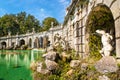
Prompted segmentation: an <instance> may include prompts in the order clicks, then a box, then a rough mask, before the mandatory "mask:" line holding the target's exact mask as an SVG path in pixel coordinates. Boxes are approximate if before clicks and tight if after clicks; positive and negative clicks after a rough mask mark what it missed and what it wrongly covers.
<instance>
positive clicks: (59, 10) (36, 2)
mask: <svg viewBox="0 0 120 80" xmlns="http://www.w3.org/2000/svg"><path fill="white" fill-rule="evenodd" d="M70 1H71V0H0V16H3V15H5V14H17V13H19V12H24V11H25V12H26V13H27V14H31V15H33V16H35V18H37V19H38V20H39V21H40V22H42V20H44V18H46V17H54V18H56V19H57V20H58V21H59V22H60V23H63V21H64V16H65V11H66V7H67V6H69V4H70Z"/></svg>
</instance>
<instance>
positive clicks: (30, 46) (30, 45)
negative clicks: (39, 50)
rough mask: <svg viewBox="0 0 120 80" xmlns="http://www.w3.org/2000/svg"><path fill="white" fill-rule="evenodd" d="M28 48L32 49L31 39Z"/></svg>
mask: <svg viewBox="0 0 120 80" xmlns="http://www.w3.org/2000/svg"><path fill="white" fill-rule="evenodd" d="M28 47H29V48H32V39H31V38H29V43H28Z"/></svg>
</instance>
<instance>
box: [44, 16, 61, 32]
mask: <svg viewBox="0 0 120 80" xmlns="http://www.w3.org/2000/svg"><path fill="white" fill-rule="evenodd" d="M51 22H53V26H57V25H58V24H59V22H58V21H57V20H56V19H55V18H52V17H47V18H45V19H44V20H43V22H42V26H43V30H44V31H46V30H49V29H50V28H51Z"/></svg>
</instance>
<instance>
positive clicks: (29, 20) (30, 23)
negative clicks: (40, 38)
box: [0, 12, 41, 37]
mask: <svg viewBox="0 0 120 80" xmlns="http://www.w3.org/2000/svg"><path fill="white" fill-rule="evenodd" d="M32 28H34V29H35V31H36V32H39V31H41V25H40V23H39V21H38V20H37V19H36V18H35V17H34V16H33V15H31V14H27V13H26V12H20V13H18V14H6V15H4V16H2V17H0V37H1V36H6V35H8V31H10V32H11V34H12V35H16V34H17V33H18V32H19V34H25V33H26V32H27V31H28V30H29V31H30V32H32Z"/></svg>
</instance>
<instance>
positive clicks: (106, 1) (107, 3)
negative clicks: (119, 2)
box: [103, 0, 113, 7]
mask: <svg viewBox="0 0 120 80" xmlns="http://www.w3.org/2000/svg"><path fill="white" fill-rule="evenodd" d="M112 1H113V0H104V1H103V4H105V5H107V6H108V7H109V6H110V5H111V3H112Z"/></svg>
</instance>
